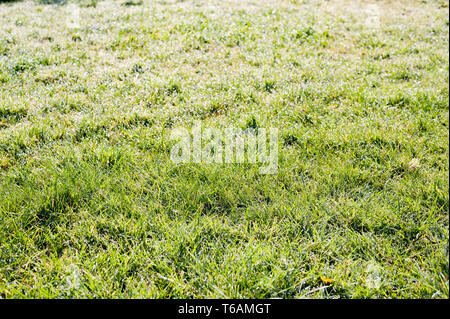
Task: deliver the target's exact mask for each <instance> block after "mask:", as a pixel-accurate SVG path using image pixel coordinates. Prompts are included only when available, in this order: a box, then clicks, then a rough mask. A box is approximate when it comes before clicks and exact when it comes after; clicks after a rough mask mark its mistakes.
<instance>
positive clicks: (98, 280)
mask: <svg viewBox="0 0 450 319" xmlns="http://www.w3.org/2000/svg"><path fill="white" fill-rule="evenodd" d="M68 1H69V3H59V4H55V3H52V1H50V0H47V1H46V0H42V1H39V0H34V1H30V0H27V1H5V0H0V297H1V298H53V297H59V298H172V297H178V298H192V297H195V298H205V297H206V298H272V297H281V298H448V297H449V229H448V227H449V182H448V178H449V141H448V138H449V127H448V125H449V100H448V99H449V85H448V80H449V58H448V54H449V48H448V45H449V15H448V9H449V8H448V7H449V2H448V1H447V0H436V1H435V0H424V1H411V0H408V1H407V0H404V1H393V0H392V1H389V0H381V1H351V0H337V1H315V0H280V1H269V0H245V1H237V0H235V1H230V0H224V1H219V0H214V1H200V0H196V1H191V0H186V1H183V0H179V1H168V0H167V1H163V0H157V1H150V0H143V1H139V0H129V1H127V0H116V1H113V0H104V1H95V0H81V1H77V2H73V1H72V0H68ZM71 1H72V2H71ZM75 7H79V8H80V9H79V15H78V17H79V20H76V17H77V16H76V15H75V16H74V15H73V12H76V11H70V10H71V8H75ZM71 12H72V13H71ZM74 19H75V20H74ZM74 21H75V22H77V21H79V25H78V26H77V25H76V23H74ZM196 120H202V123H203V125H204V126H207V127H215V128H226V127H237V128H242V129H245V128H247V127H262V128H263V127H276V128H278V130H279V145H278V153H279V159H278V172H277V173H276V174H266V175H264V174H260V173H259V170H258V164H251V163H244V164H223V165H219V164H194V163H192V164H174V163H172V162H171V161H170V150H171V147H172V145H173V141H171V140H170V138H169V137H170V133H171V130H172V129H173V128H176V127H186V128H189V127H191V125H192V124H193V123H194V121H196Z"/></svg>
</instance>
